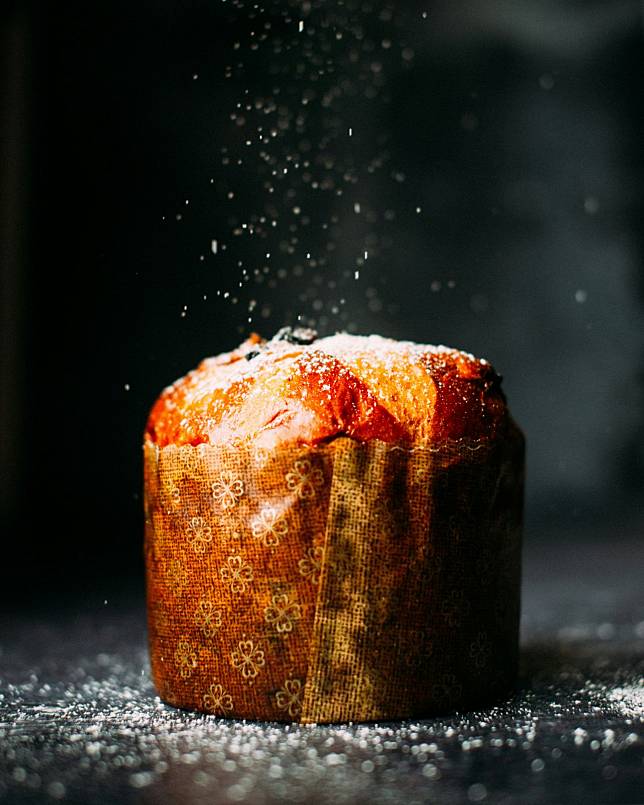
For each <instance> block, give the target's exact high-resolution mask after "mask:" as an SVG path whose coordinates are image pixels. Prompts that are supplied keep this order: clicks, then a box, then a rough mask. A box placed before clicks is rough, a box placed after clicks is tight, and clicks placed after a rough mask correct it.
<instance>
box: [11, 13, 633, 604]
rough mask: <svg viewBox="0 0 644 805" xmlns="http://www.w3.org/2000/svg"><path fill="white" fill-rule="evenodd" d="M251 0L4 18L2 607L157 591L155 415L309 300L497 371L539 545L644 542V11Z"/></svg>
mask: <svg viewBox="0 0 644 805" xmlns="http://www.w3.org/2000/svg"><path fill="white" fill-rule="evenodd" d="M252 5H253V4H250V3H249V4H247V5H246V7H244V4H243V3H241V2H237V3H232V4H231V3H222V2H219V0H208V1H207V2H206V0H193V1H192V2H189V1H188V0H181V1H179V0H175V1H173V2H170V0H154V2H152V0H149V1H148V2H146V1H145V0H141V1H140V2H136V3H135V2H128V3H125V2H110V3H107V2H94V3H81V2H77V1H76V0H72V1H71V2H68V3H62V4H61V3H58V4H53V3H52V4H46V3H38V2H31V3H30V2H9V3H8V4H7V3H6V2H5V3H4V4H3V6H2V11H0V20H1V23H2V30H1V33H2V42H1V48H0V53H1V56H2V73H1V76H0V78H1V81H2V84H1V90H0V103H1V107H2V121H3V123H2V149H3V150H2V173H1V175H0V187H1V194H2V202H1V204H2V206H1V223H2V255H1V258H2V265H1V269H0V270H1V276H2V289H1V293H2V302H1V304H2V339H3V343H2V368H1V376H0V386H1V398H0V400H1V403H0V404H1V408H0V417H1V420H0V422H1V436H2V448H1V449H2V453H1V471H2V482H1V489H0V494H1V504H2V534H3V558H4V562H3V563H4V564H5V573H4V574H3V576H4V577H5V578H8V580H9V583H8V584H7V583H5V584H4V585H3V590H2V592H3V596H6V597H7V598H8V599H9V598H10V600H11V602H12V604H13V605H15V606H22V605H26V604H28V603H29V602H31V601H35V600H39V598H40V596H41V595H48V594H49V593H50V592H51V591H52V590H54V591H56V593H57V595H59V596H65V595H66V594H67V593H70V594H71V593H74V594H76V593H77V592H78V590H79V589H80V590H85V591H87V594H88V596H89V597H90V599H91V600H99V599H102V598H103V597H104V596H105V595H107V594H108V593H109V591H110V590H112V589H114V587H115V586H116V585H129V584H131V583H136V584H139V583H140V581H141V570H142V561H141V543H142V515H141V499H140V494H141V460H140V457H141V451H140V443H141V433H142V430H143V427H144V423H145V418H146V416H147V412H148V410H149V407H150V406H151V404H152V403H153V401H154V399H155V397H156V396H157V394H158V393H159V392H160V391H161V389H162V388H163V386H164V385H166V384H168V383H169V382H171V381H173V380H174V379H175V378H177V377H179V376H180V375H182V374H184V373H185V372H186V371H187V370H188V369H190V368H192V367H193V366H194V365H195V364H196V363H197V362H198V361H199V360H200V359H201V358H202V357H204V356H206V355H210V354H215V353H217V352H220V351H223V350H227V349H230V348H232V347H233V346H234V345H235V344H236V343H238V342H239V341H240V339H241V334H242V333H243V332H246V331H247V330H248V329H256V330H260V331H261V332H262V333H263V334H265V335H270V334H271V333H272V332H273V331H274V330H276V329H277V327H279V326H281V325H282V324H284V323H295V321H296V318H297V316H298V315H301V316H302V320H304V321H306V322H313V323H315V324H316V325H317V326H318V328H319V329H320V330H321V331H322V332H332V331H334V330H335V329H338V328H343V327H348V328H350V329H352V330H355V331H358V332H365V333H366V332H379V333H381V334H383V335H390V336H393V337H397V338H409V339H412V340H418V341H424V342H430V343H447V344H449V345H452V346H457V347H462V348H466V349H468V350H470V351H472V352H474V353H476V354H478V355H482V356H485V357H487V358H488V359H490V360H491V361H492V362H493V363H494V364H495V366H496V367H497V369H498V370H499V371H500V372H501V373H502V374H503V375H504V378H505V379H504V386H505V389H506V392H507V394H508V398H509V402H510V405H511V408H512V411H513V413H514V415H515V418H516V419H517V421H518V422H519V423H520V424H521V426H522V427H523V429H524V430H525V432H526V435H527V440H528V488H527V510H526V540H527V541H529V542H530V543H531V544H532V545H534V544H536V543H538V542H539V541H540V540H541V541H544V544H545V541H546V540H547V538H549V537H552V535H553V534H555V535H557V536H559V537H560V538H563V539H571V540H572V539H576V540H579V544H580V547H581V546H583V540H584V539H601V540H604V541H605V542H606V546H607V550H610V542H611V540H612V539H613V538H614V537H615V536H616V535H617V534H618V533H622V532H624V531H629V532H634V531H636V530H638V529H641V526H642V524H643V521H644V514H643V512H642V498H643V495H642V490H643V489H644V405H643V396H642V385H643V382H644V373H643V369H644V349H643V347H644V338H643V333H644V328H643V327H642V324H643V321H644V315H643V313H644V310H643V308H644V298H643V297H644V282H643V271H642V259H643V255H642V252H643V249H644V243H643V235H642V231H643V230H642V220H643V215H642V212H643V200H642V187H643V183H644V151H643V150H642V142H643V135H644V131H643V116H642V109H643V106H644V93H643V92H642V75H643V72H642V67H643V66H644V65H643V62H644V47H643V45H644V42H643V41H642V40H643V33H642V32H643V30H644V29H643V25H642V7H641V4H640V3H638V2H627V1H621V0H608V1H607V2H583V3H581V2H548V1H547V0H544V1H543V2H536V0H535V2H529V1H528V0H526V1H525V2H517V3H515V2H502V0H473V1H472V2H464V3H450V2H430V0H428V2H426V3H423V4H422V5H417V6H416V5H412V4H405V7H404V8H402V6H401V4H398V5H397V7H396V8H395V9H394V6H393V5H392V4H388V3H360V4H358V3H351V2H349V3H346V4H344V5H342V6H341V5H339V4H336V3H324V4H320V3H312V4H303V3H298V4H295V3H293V4H289V3H287V2H280V3H267V4H265V9H266V10H265V11H264V12H262V13H261V14H259V15H256V14H255V12H254V11H253V10H252ZM422 12H425V13H426V16H425V17H423V16H422ZM299 19H304V20H305V29H304V31H303V32H302V33H301V34H300V33H298V31H297V21H298V20H299ZM267 22H268V23H270V26H271V27H270V28H269V29H266V28H262V27H261V26H264V25H265V23H267ZM260 30H264V31H265V32H267V38H266V40H264V42H263V43H262V44H261V46H260V47H259V48H258V49H257V50H253V49H252V48H251V44H252V41H251V40H252V36H254V35H255V34H256V33H257V32H259V31H260ZM338 32H340V33H341V34H342V37H341V38H337V36H336V35H337V33H338ZM276 39H277V40H279V42H281V43H282V44H279V45H276V44H275V42H276ZM236 41H239V42H240V43H241V45H240V47H239V48H238V49H237V50H236V49H235V47H234V43H235V42H236ZM387 42H389V44H386V43H387ZM383 43H384V44H383ZM239 64H242V65H243V66H242V67H239V66H238V65H239ZM227 66H231V71H230V77H228V78H227V77H226V67H227ZM320 71H322V72H320ZM194 76H197V77H196V78H195V77H194ZM275 87H278V88H279V89H280V94H279V97H278V98H277V99H276V106H277V107H281V109H280V108H277V109H276V111H274V112H270V110H269V112H267V113H266V112H265V111H264V110H265V109H266V100H265V99H266V98H267V97H268V96H270V95H271V93H272V92H273V90H274V88H275ZM337 87H340V88H341V92H339V94H336V95H333V90H334V88H337ZM245 90H248V94H244V93H245ZM329 92H331V93H332V95H331V98H332V100H331V105H330V106H328V105H327V106H325V105H324V103H323V102H322V101H323V99H324V98H325V97H327V99H328V97H329V96H328V93H329ZM307 93H312V94H313V97H310V98H309V100H307V103H306V104H304V105H303V104H302V99H303V98H305V97H307ZM260 97H261V98H262V99H264V100H263V101H262V103H264V107H263V109H261V110H256V109H255V108H254V107H253V108H252V109H251V110H250V111H248V112H247V113H244V110H243V109H242V112H241V113H244V114H246V120H245V122H244V123H243V124H241V125H240V123H239V119H235V120H233V119H231V113H232V114H237V115H238V117H239V115H240V114H241V113H240V111H239V110H237V109H236V104H237V103H238V102H239V101H242V102H243V103H245V102H246V99H247V98H250V99H257V98H260ZM269 106H270V104H269ZM305 107H306V108H305ZM302 114H304V118H302V117H301V115H302ZM262 116H263V117H262ZM262 121H264V122H265V124H266V127H267V129H268V127H270V126H273V125H275V127H276V131H277V132H278V134H277V136H276V137H275V138H273V140H272V144H271V145H270V147H268V148H267V153H268V157H269V160H263V159H262V158H261V157H260V156H259V151H260V150H261V146H258V145H256V144H253V145H252V146H246V145H245V139H246V137H247V136H248V135H249V132H250V134H252V135H256V133H257V132H256V126H257V125H263V122H262ZM349 127H351V128H352V136H351V137H350V138H349V137H348V128H349ZM222 148H226V149H228V150H227V151H226V152H223V159H224V160H225V159H226V158H227V159H228V163H227V164H224V163H222ZM296 154H299V158H301V159H305V158H306V157H307V155H308V156H309V157H310V159H311V162H312V165H313V167H312V169H311V173H312V174H315V175H316V176H319V177H320V181H321V182H322V183H323V184H324V183H325V181H326V184H324V189H321V190H315V191H314V190H312V189H311V184H310V180H309V181H308V182H307V181H305V180H304V179H303V178H301V177H302V170H299V173H298V172H297V170H295V169H291V172H290V173H289V174H283V176H286V177H287V178H283V177H282V178H281V179H279V178H278V179H275V180H274V185H275V192H274V193H273V194H272V197H270V198H269V195H268V192H267V191H266V185H265V183H266V182H270V181H271V174H270V170H272V169H274V168H275V167H276V166H277V167H278V168H280V169H281V168H282V166H289V165H290V166H291V168H292V165H293V159H288V157H293V155H296ZM248 155H250V156H248ZM238 158H242V160H243V161H242V165H237V164H236V159H238ZM270 160H273V161H272V162H270ZM295 161H297V160H295ZM369 166H371V168H372V170H371V171H370V170H369V169H368V168H369ZM347 177H348V178H347ZM211 180H212V181H211ZM338 189H342V191H343V192H342V194H341V195H338V193H337V190H338ZM230 192H233V193H234V197H233V199H229V197H228V194H229V193H230ZM186 200H188V201H189V204H186V203H185V202H186ZM356 203H359V204H360V212H359V213H356V212H355V207H354V205H355V204H356ZM296 205H301V210H302V211H301V212H299V213H294V212H293V207H294V206H296ZM417 208H420V212H417V211H416V209H417ZM262 214H264V215H265V216H266V217H267V220H268V222H269V223H270V220H271V219H272V220H276V221H278V225H277V226H276V227H274V228H272V229H271V228H270V226H269V225H268V224H267V223H266V222H262V221H261V220H259V219H260V218H261V216H262ZM253 215H255V216H256V217H255V219H254V224H253V226H254V227H255V230H256V231H255V233H254V235H253V236H252V237H251V236H248V234H247V232H244V233H243V234H242V235H241V236H238V235H234V234H233V233H234V230H235V229H236V228H239V227H240V226H241V224H242V222H247V221H251V223H252V222H253V218H252V216H253ZM177 216H181V217H180V218H179V219H178V218H177ZM325 224H326V226H324V225H325ZM293 238H295V239H296V242H295V243H294V242H293V241H292V239H293ZM212 239H217V240H218V243H219V244H220V245H223V244H226V246H227V249H226V250H225V251H222V250H221V248H219V251H218V254H216V255H215V254H213V253H212V249H211V245H210V244H211V240H212ZM365 250H367V251H368V252H369V259H368V260H367V261H366V263H364V264H363V263H362V262H361V260H362V258H361V255H362V254H363V252H364V251H365ZM266 252H269V253H271V255H272V257H271V258H270V261H268V260H267V259H265V258H264V255H265V253H266ZM306 254H311V255H313V261H314V264H311V260H310V258H307V257H306V256H305V255H306ZM201 256H203V259H200V257H201ZM239 261H241V263H242V265H241V266H240V265H239ZM264 265H268V266H269V268H268V270H267V273H263V266H264ZM255 269H257V270H258V271H260V275H261V282H259V281H257V280H256V279H255V278H254V274H253V272H254V270H255ZM244 270H246V271H248V272H249V275H250V279H249V280H248V281H246V279H245V276H246V275H244V274H243V273H242V272H243V271H244ZM355 270H359V271H360V278H359V279H358V280H355V279H354V271H355ZM240 280H241V281H242V287H241V288H239V287H238V283H239V281H240ZM330 284H331V287H329V285H330ZM218 290H220V291H222V293H223V292H224V291H226V290H230V291H231V298H237V299H238V301H237V303H235V304H233V303H232V302H231V301H230V298H229V299H223V298H222V296H219V297H218V296H217V291H218ZM204 295H205V296H206V297H207V298H206V299H204V298H203V297H204ZM341 299H344V300H345V301H344V302H341V301H340V300H341ZM253 300H255V301H256V302H257V304H256V305H255V306H253V305H252V301H253ZM249 303H250V305H249ZM184 306H186V307H185V308H184ZM249 306H250V307H252V308H253V310H252V311H251V314H252V316H251V317H252V319H253V320H252V322H250V323H249V322H248V321H247V317H248V315H249ZM182 314H184V315H182Z"/></svg>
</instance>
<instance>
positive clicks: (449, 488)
mask: <svg viewBox="0 0 644 805" xmlns="http://www.w3.org/2000/svg"><path fill="white" fill-rule="evenodd" d="M144 451H145V462H144V463H145V508H146V540H145V553H146V568H147V598H148V617H149V641H150V654H151V663H152V674H153V677H154V681H155V683H156V686H157V688H158V691H159V694H160V696H161V698H162V699H163V700H164V701H166V702H168V703H170V704H173V705H176V706H178V707H185V708H192V709H195V710H201V711H204V712H208V713H214V714H217V715H219V716H226V717H235V718H248V719H261V720H277V721H299V722H302V723H311V722H334V721H372V720H383V719H397V718H405V717H421V716H427V715H432V714H436V713H440V712H443V711H448V710H451V709H463V708H472V707H477V706H480V705H483V704H485V703H487V702H489V701H491V700H493V699H494V698H496V697H498V696H500V695H502V694H503V693H505V692H507V691H508V689H509V688H510V687H511V685H512V684H513V681H514V679H515V673H516V666H517V653H518V627H519V603H520V602H519V596H520V542H521V539H520V532H521V516H522V497H523V465H524V461H523V437H522V436H521V434H520V432H519V431H518V430H517V429H516V428H514V426H510V429H509V432H508V434H507V437H504V438H503V439H499V440H497V441H495V442H494V443H492V444H487V443H485V444H483V443H480V444H479V443H471V442H470V443H465V442H459V443H452V444H445V445H440V446H433V447H430V448H417V449H411V450H410V449H402V448H400V447H396V446H392V445H390V444H385V443H383V442H377V441H372V442H367V443H359V442H356V441H353V440H351V439H348V438H339V439H336V440H334V441H333V442H332V443H330V444H328V445H324V446H321V447H316V448H305V447H301V446H299V447H298V446H286V447H279V448H276V449H274V450H270V451H267V450H256V449H255V450H254V449H252V448H251V447H242V448H232V447H224V446H218V445H199V446H198V447H192V446H183V447H164V448H161V449H160V448H158V447H157V446H155V445H152V444H146V446H145V448H144Z"/></svg>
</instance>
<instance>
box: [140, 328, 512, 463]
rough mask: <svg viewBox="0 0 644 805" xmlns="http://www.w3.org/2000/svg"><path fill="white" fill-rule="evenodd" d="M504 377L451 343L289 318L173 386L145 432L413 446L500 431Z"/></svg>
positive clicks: (161, 437) (205, 438)
mask: <svg viewBox="0 0 644 805" xmlns="http://www.w3.org/2000/svg"><path fill="white" fill-rule="evenodd" d="M507 417H508V414H507V408H506V404H505V398H504V395H503V392H502V391H501V379H500V377H499V376H498V375H497V374H496V372H495V371H494V369H493V368H492V366H491V365H490V364H489V363H488V362H487V361H485V360H481V359H477V358H475V357H474V356H473V355H470V354H468V353H466V352H461V351H459V350H456V349H450V348H448V347H442V346H440V347H435V346H429V345H425V344H415V343H412V342H410V341H395V340H393V339H389V338H382V337H380V336H377V335H370V336H357V335H347V334H345V333H342V334H339V335H334V336H330V337H328V338H320V339H318V338H316V337H315V333H314V332H313V331H310V330H304V329H295V330H291V329H290V328H284V329H283V330H280V332H279V333H278V334H277V335H276V336H275V337H274V338H273V339H272V340H270V341H264V340H263V339H261V338H260V337H259V336H258V335H255V334H253V335H251V336H250V337H249V338H248V339H247V340H246V341H245V342H244V343H243V344H241V346H239V347H238V348H237V349H235V350H233V351H232V352H227V353H224V354H222V355H218V356H216V357H214V358H206V359H205V360H204V361H202V362H201V363H200V364H199V366H198V367H197V368H196V369H195V370H193V371H192V372H189V373H188V374H187V375H186V376H185V377H183V378H181V379H180V380H177V381H176V382H175V383H174V384H173V385H172V386H169V387H168V388H166V389H165V390H164V391H163V393H162V394H161V396H160V397H159V399H158V400H157V402H156V403H155V405H154V407H153V408H152V411H151V413H150V417H149V419H148V423H147V427H146V431H145V437H146V439H147V440H148V441H151V442H153V443H156V444H158V445H159V446H160V447H165V446H166V445H177V446H179V445H184V444H191V445H198V444H201V443H209V444H222V443H226V444H236V443H239V442H240V441H246V440H252V441H253V443H255V444H257V446H260V447H266V448H270V447H273V446H276V445H279V444H282V443H291V444H292V443H299V444H306V445H314V444H318V443H320V442H324V441H328V440H330V439H333V438H335V437H337V436H349V437H351V438H353V439H357V440H359V441H367V440H370V439H380V440H382V441H385V442H399V443H401V444H405V445H408V446H419V445H431V444H437V443H441V442H445V441H449V440H460V439H476V440H491V439H494V438H495V437H496V436H497V434H498V433H499V432H500V430H501V429H502V428H503V427H504V426H505V424H506V422H507Z"/></svg>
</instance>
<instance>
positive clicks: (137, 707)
mask: <svg viewBox="0 0 644 805" xmlns="http://www.w3.org/2000/svg"><path fill="white" fill-rule="evenodd" d="M97 623H98V624H100V621H98V622H97ZM97 623H94V622H90V621H89V619H88V618H87V616H84V617H83V618H81V620H80V624H81V625H80V626H79V625H78V623H76V624H75V625H74V626H72V627H71V636H72V637H73V641H70V642H69V643H68V644H67V646H68V647H67V648H66V649H65V651H64V652H63V653H61V647H62V646H64V645H65V641H61V640H60V635H57V634H56V633H55V632H51V633H47V632H43V634H42V637H43V640H44V644H45V646H46V647H48V649H49V652H50V653H49V657H48V659H47V662H46V664H44V665H42V664H40V662H37V663H34V662H33V660H30V659H29V657H30V656H31V655H30V651H31V648H30V647H29V646H28V645H27V642H28V641H27V638H23V642H22V647H21V646H20V644H19V645H18V647H16V646H15V644H14V645H13V646H12V648H11V658H10V662H8V660H9V658H8V656H7V655H6V654H5V657H4V658H3V660H2V662H3V664H4V669H3V686H2V694H1V696H0V767H1V769H2V775H1V776H0V796H2V797H3V798H4V799H7V801H12V802H13V801H16V802H18V801H21V799H23V798H24V799H28V797H29V796H34V795H36V793H37V792H42V793H43V794H45V795H47V796H49V797H50V798H52V799H53V800H56V799H63V798H65V797H70V798H71V799H74V798H78V797H79V796H81V795H82V798H83V801H99V800H100V799H101V797H102V796H103V795H104V788H105V785H106V781H109V785H110V786H111V787H112V788H114V787H115V786H116V788H117V789H118V790H119V791H120V792H121V794H120V797H121V800H120V801H125V802H130V801H131V802H134V801H137V799H136V798H137V797H138V796H140V792H141V791H142V790H146V791H150V792H153V793H152V794H151V796H153V797H154V796H163V794H162V792H165V793H166V795H167V794H168V792H174V793H175V794H176V795H177V796H181V797H187V801H193V800H199V799H200V797H204V796H206V794H207V792H210V793H213V792H215V791H225V792H226V797H227V798H228V799H229V800H232V801H250V802H259V801H261V802H290V801H308V800H310V798H311V797H315V798H316V801H321V802H338V801H340V802H351V801H356V799H359V800H360V801H378V802H385V801H392V802H393V801H400V800H401V798H405V799H409V800H410V801H412V800H414V799H418V797H419V796H420V792H421V791H422V792H423V794H422V796H423V797H426V796H429V795H431V796H432V797H438V798H440V797H441V796H444V797H446V799H445V801H449V802H451V801H462V799H458V795H457V794H458V791H465V792H466V793H467V797H468V800H469V801H484V797H483V793H484V792H485V793H486V795H487V794H490V793H491V789H492V788H493V787H494V785H496V784H498V783H499V781H500V783H501V785H503V784H504V783H503V780H504V779H506V777H505V776H504V775H506V774H508V775H510V777H508V778H507V780H509V779H510V778H516V777H517V776H521V775H523V778H522V779H523V785H524V786H525V787H526V790H527V789H529V788H530V786H531V785H535V786H539V785H541V783H539V779H538V778H541V777H542V776H543V775H546V776H547V775H548V774H549V773H550V770H556V769H558V768H560V767H561V765H562V764H563V763H565V762H568V763H572V764H575V767H576V768H581V767H583V768H584V769H585V777H588V779H589V780H590V783H589V785H592V786H593V787H595V786H597V785H599V784H601V785H611V784H612V781H613V780H615V779H619V778H621V779H623V778H624V776H625V775H631V777H632V778H633V779H635V778H636V776H637V775H638V774H639V773H640V766H641V763H640V760H639V758H641V748H642V733H643V730H644V692H643V691H644V687H643V684H642V680H641V675H638V672H637V668H636V665H634V664H631V665H628V664H626V665H620V664H619V657H620V656H621V655H619V654H615V655H614V658H613V659H611V657H613V655H612V654H611V653H610V651H611V647H610V645H608V644H607V643H605V642H602V643H600V644H596V643H593V642H592V640H591V641H589V642H587V643H586V644H585V645H587V647H588V649H587V650H588V651H589V652H590V653H589V654H588V662H587V664H586V665H585V666H583V667H582V666H579V662H578V664H577V666H576V667H573V666H571V664H570V660H569V659H567V658H566V654H565V653H564V654H562V655H561V658H560V659H554V660H550V661H549V664H548V665H547V668H546V669H545V670H544V668H543V667H541V668H539V669H537V670H534V672H533V675H532V677H531V678H530V680H529V684H527V685H526V684H524V685H523V687H522V689H521V690H520V691H519V692H518V693H517V694H516V695H515V696H513V697H510V698H508V699H507V700H506V701H504V702H502V703H500V704H499V705H498V706H496V707H491V708H489V709H486V710H481V711H474V712H470V713H463V714H447V715H445V716H443V717H440V718H435V719H430V720H421V721H417V720H414V721H402V722H396V723H376V724H340V725H330V726H320V725H312V726H298V725H288V724H274V723H254V722H246V721H224V720H221V719H218V718H216V717H213V716H204V715H201V714H198V713H189V712H184V711H180V710H175V709H173V708H171V707H169V706H166V705H165V704H163V703H162V702H161V701H160V700H159V698H158V697H157V696H156V693H155V691H154V689H153V686H152V683H151V680H150V676H149V667H148V659H147V651H146V648H145V644H144V638H143V629H142V623H141V622H140V618H137V619H134V620H133V619H132V617H131V616H130V621H128V620H127V619H125V620H123V621H121V622H120V624H119V627H120V628H119V629H118V630H117V631H116V632H115V631H114V629H113V628H112V627H107V626H106V625H105V624H104V625H103V626H102V627H100V628H97ZM83 624H84V625H83ZM618 631H619V630H616V635H617V632H618ZM598 645H599V646H601V652H603V654H601V655H600V654H599V653H598V651H599V649H598V648H597V646H598ZM72 646H74V647H77V648H71V647H72ZM98 646H100V647H101V648H100V650H99V649H98ZM544 656H546V657H547V656H548V654H547V653H546V654H545V655H544ZM578 656H581V655H578ZM600 656H602V657H604V659H603V661H602V662H598V661H597V658H598V657H600ZM477 758H487V768H488V770H489V768H490V763H493V765H495V766H496V767H497V771H498V772H499V775H500V777H498V778H489V779H488V778H487V777H486V778H483V779H482V778H481V777H478V778H477V769H480V768H481V766H480V761H478V760H477ZM503 769H505V771H503ZM606 769H608V771H607V772H606ZM530 777H531V778H533V779H534V783H530V782H529V781H527V778H530ZM128 791H129V792H131V793H129V794H128ZM536 791H537V789H535V792H536ZM604 791H606V789H604ZM154 792H156V793H154ZM179 792H181V793H179ZM173 801H174V800H173ZM183 801H186V800H185V799H184V800H183ZM441 801H443V800H442V799H441Z"/></svg>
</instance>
